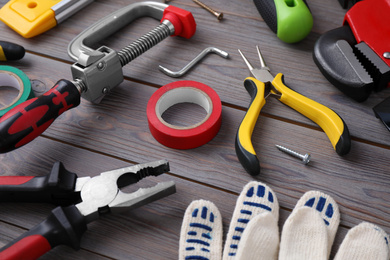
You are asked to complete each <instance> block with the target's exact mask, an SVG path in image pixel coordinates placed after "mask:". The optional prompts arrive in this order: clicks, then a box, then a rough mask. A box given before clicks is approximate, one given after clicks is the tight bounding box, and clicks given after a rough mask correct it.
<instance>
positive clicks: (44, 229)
mask: <svg viewBox="0 0 390 260" xmlns="http://www.w3.org/2000/svg"><path fill="white" fill-rule="evenodd" d="M167 171H169V163H168V162H167V161H165V160H160V161H155V162H150V163H145V164H138V165H134V166H130V167H126V168H122V169H117V170H112V171H107V172H103V173H101V174H100V175H98V176H95V177H92V178H91V177H81V178H78V177H77V175H76V174H75V173H72V172H69V171H67V170H66V169H65V168H64V166H63V165H62V163H60V162H57V163H55V164H54V166H53V168H52V170H51V172H50V174H49V175H46V176H39V177H33V176H20V177H19V176H1V177H0V201H13V202H17V201H20V202H50V203H53V204H56V205H61V206H58V207H57V208H55V209H54V210H53V211H52V212H51V214H50V215H49V217H48V218H47V219H46V220H44V221H43V222H41V223H40V224H39V225H37V226H35V227H34V228H32V229H30V230H29V231H28V232H26V233H24V234H22V235H21V236H20V237H19V238H17V239H16V240H14V241H13V242H11V243H9V244H8V245H6V246H5V247H3V248H2V249H0V259H7V260H9V259H26V258H28V259H37V258H38V257H40V256H41V255H43V254H45V253H46V252H48V251H50V250H51V249H52V248H54V247H56V246H58V245H68V246H71V247H73V248H74V249H76V250H78V249H79V248H80V239H81V236H82V235H83V233H84V232H85V231H86V230H87V224H88V223H90V222H92V221H94V220H96V219H98V218H99V216H100V215H103V214H106V213H110V212H112V213H117V212H121V211H122V210H129V209H133V208H137V207H140V206H142V205H145V204H147V203H150V202H152V201H155V200H158V199H160V198H163V197H165V196H168V195H170V194H173V193H175V191H176V189H175V183H174V182H173V181H169V182H162V183H158V184H157V185H155V186H154V187H150V188H140V189H138V190H137V191H135V192H133V193H124V192H122V191H121V190H120V188H123V187H125V186H128V185H130V184H134V183H137V182H138V181H139V180H141V179H143V178H145V177H147V176H158V175H160V174H162V173H164V172H167Z"/></svg>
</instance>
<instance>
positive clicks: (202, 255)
mask: <svg viewBox="0 0 390 260" xmlns="http://www.w3.org/2000/svg"><path fill="white" fill-rule="evenodd" d="M222 234H223V232H222V217H221V213H220V212H219V210H218V208H217V207H216V206H215V205H214V204H213V203H212V202H210V201H206V200H196V201H193V202H192V203H191V204H190V205H189V206H188V207H187V209H186V212H185V213H184V218H183V223H182V226H181V231H180V244H179V260H184V259H210V260H211V259H212V260H214V259H215V260H219V259H221V256H222Z"/></svg>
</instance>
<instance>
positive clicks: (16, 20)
mask: <svg viewBox="0 0 390 260" xmlns="http://www.w3.org/2000/svg"><path fill="white" fill-rule="evenodd" d="M92 2H93V0H40V1H28V0H11V1H9V2H8V3H7V4H5V5H4V6H3V7H2V8H1V9H0V20H1V21H3V22H4V23H5V24H6V25H8V26H9V27H10V28H12V29H13V30H14V31H16V32H17V33H19V34H20V35H22V36H23V37H24V38H31V37H34V36H36V35H39V34H41V33H44V32H46V31H47V30H50V29H51V28H53V27H55V26H56V25H57V24H59V23H61V22H63V21H64V20H66V19H67V18H68V17H70V16H72V15H73V14H75V13H76V12H78V11H79V10H80V9H82V8H84V7H85V6H87V5H88V4H90V3H92Z"/></svg>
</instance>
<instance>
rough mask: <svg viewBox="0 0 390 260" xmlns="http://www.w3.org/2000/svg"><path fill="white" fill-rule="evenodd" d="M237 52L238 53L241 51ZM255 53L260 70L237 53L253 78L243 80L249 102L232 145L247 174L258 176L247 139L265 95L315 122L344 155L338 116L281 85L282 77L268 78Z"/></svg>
mask: <svg viewBox="0 0 390 260" xmlns="http://www.w3.org/2000/svg"><path fill="white" fill-rule="evenodd" d="M239 52H240V53H241V51H239ZM257 52H258V55H259V59H260V66H261V67H260V68H254V67H253V66H252V65H251V64H250V62H249V61H248V60H247V58H246V57H245V56H244V55H243V54H242V53H241V56H242V58H243V59H244V61H245V63H246V65H247V66H248V69H249V71H250V72H251V74H252V75H253V76H254V77H248V78H246V79H245V81H244V86H245V88H246V90H247V91H248V93H249V95H250V96H251V98H252V100H251V103H250V104H249V107H248V111H247V112H246V114H245V117H244V119H243V120H242V122H241V124H240V126H239V128H238V131H237V136H236V144H235V147H236V154H237V157H238V159H239V161H240V162H241V164H242V165H243V167H244V168H245V170H246V171H247V172H248V173H249V174H251V175H258V174H259V173H260V164H259V160H258V158H257V155H256V152H255V150H254V148H253V145H252V141H251V136H252V132H253V129H254V127H255V124H256V121H257V118H258V116H259V114H260V110H261V109H262V107H263V106H264V105H265V100H266V98H267V97H268V96H273V97H275V98H277V99H278V100H279V101H281V102H282V103H284V104H286V105H287V106H289V107H291V108H293V109H294V110H296V111H298V112H299V113H301V114H303V115H304V116H306V117H307V118H309V119H311V120H312V121H314V122H315V123H317V124H318V125H319V126H320V127H321V128H322V129H323V130H324V132H325V133H326V134H327V136H328V138H329V140H330V141H331V143H332V146H333V148H334V149H335V150H336V152H337V154H339V155H345V154H347V153H348V152H349V150H350V148H351V138H350V135H349V131H348V127H347V126H346V124H345V123H344V121H343V120H342V119H341V117H339V116H338V115H337V114H336V113H335V112H334V111H333V110H331V109H329V108H328V107H326V106H324V105H322V104H319V103H317V102H315V101H313V100H311V99H309V98H307V97H305V96H303V95H301V94H299V93H297V92H295V91H293V90H292V89H290V88H288V87H287V86H286V85H285V84H284V81H283V74H281V73H278V74H277V75H276V76H275V77H274V76H272V74H271V72H270V69H269V68H268V67H267V66H266V64H265V62H264V59H263V57H262V55H261V52H260V50H259V48H258V47H257Z"/></svg>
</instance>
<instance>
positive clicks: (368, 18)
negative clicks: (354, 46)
mask: <svg viewBox="0 0 390 260" xmlns="http://www.w3.org/2000/svg"><path fill="white" fill-rule="evenodd" d="M389 12H390V1H389V0H364V1H361V2H359V3H356V4H355V6H354V7H353V8H351V10H349V11H348V12H347V13H346V14H345V17H344V25H348V26H349V27H350V28H351V30H352V32H353V35H354V36H355V39H356V42H357V43H360V42H365V43H366V44H367V45H368V46H369V47H370V48H371V49H372V50H373V51H374V52H375V53H376V54H377V55H378V57H380V58H381V59H382V60H383V61H384V62H385V63H386V64H387V65H388V66H390V59H388V58H387V59H386V58H385V57H384V56H383V54H384V53H386V52H390V26H389V25H390V16H389Z"/></svg>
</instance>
